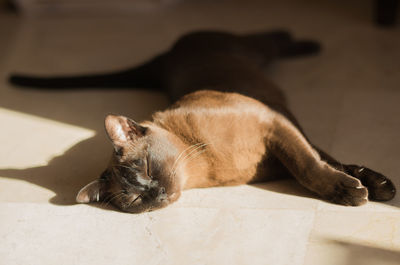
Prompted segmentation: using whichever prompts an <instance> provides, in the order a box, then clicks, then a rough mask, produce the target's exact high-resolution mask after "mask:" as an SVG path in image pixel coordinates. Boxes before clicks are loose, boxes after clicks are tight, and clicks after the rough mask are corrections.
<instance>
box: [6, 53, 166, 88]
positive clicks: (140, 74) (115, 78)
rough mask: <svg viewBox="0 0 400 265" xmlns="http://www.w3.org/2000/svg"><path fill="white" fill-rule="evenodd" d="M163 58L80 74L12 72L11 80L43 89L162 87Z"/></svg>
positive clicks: (14, 83)
mask: <svg viewBox="0 0 400 265" xmlns="http://www.w3.org/2000/svg"><path fill="white" fill-rule="evenodd" d="M162 63H163V58H162V56H157V57H156V58H154V59H153V60H151V61H149V62H147V63H144V64H142V65H140V66H138V67H136V68H131V69H128V70H123V71H118V72H113V73H104V74H93V75H79V76H51V77H40V76H30V75H20V74H12V75H11V76H10V77H9V82H10V83H11V84H13V85H17V86H23V87H33V88H42V89H64V88H65V89H71V88H79V89H84V88H110V87H115V88H133V87H137V88H150V89H159V88H160V87H161V76H160V74H161V72H162V71H160V68H162V67H163V66H162Z"/></svg>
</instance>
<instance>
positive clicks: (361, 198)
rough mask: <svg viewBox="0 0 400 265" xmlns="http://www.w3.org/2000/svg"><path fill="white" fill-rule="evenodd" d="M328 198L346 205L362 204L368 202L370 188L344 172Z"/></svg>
mask: <svg viewBox="0 0 400 265" xmlns="http://www.w3.org/2000/svg"><path fill="white" fill-rule="evenodd" d="M327 199H328V200H329V201H331V202H333V203H337V204H341V205H346V206H360V205H363V204H366V203H367V202H368V189H367V188H366V187H364V186H363V185H362V184H361V182H360V181H359V180H357V179H355V178H353V177H351V176H348V175H346V174H343V176H341V177H340V178H339V180H338V181H337V182H336V183H335V184H334V186H333V190H332V192H330V193H329V194H328V197H327Z"/></svg>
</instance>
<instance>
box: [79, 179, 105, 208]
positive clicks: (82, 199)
mask: <svg viewBox="0 0 400 265" xmlns="http://www.w3.org/2000/svg"><path fill="white" fill-rule="evenodd" d="M103 185H104V181H101V180H99V179H97V180H94V181H92V182H90V183H89V184H87V185H86V186H85V187H83V188H82V189H81V190H80V191H79V192H78V195H76V202H78V203H89V202H98V201H101V200H102V199H103V197H104V196H103V194H104V189H103Z"/></svg>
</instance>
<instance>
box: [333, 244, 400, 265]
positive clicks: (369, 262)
mask: <svg viewBox="0 0 400 265" xmlns="http://www.w3.org/2000/svg"><path fill="white" fill-rule="evenodd" d="M328 243H330V244H333V245H334V246H335V247H340V248H342V251H343V252H345V253H346V254H345V257H346V260H345V261H344V262H343V263H337V264H340V265H376V264H379V265H394V264H399V261H400V251H394V250H390V249H384V248H379V247H375V246H368V245H363V244H359V243H353V242H346V241H342V240H331V239H329V240H328Z"/></svg>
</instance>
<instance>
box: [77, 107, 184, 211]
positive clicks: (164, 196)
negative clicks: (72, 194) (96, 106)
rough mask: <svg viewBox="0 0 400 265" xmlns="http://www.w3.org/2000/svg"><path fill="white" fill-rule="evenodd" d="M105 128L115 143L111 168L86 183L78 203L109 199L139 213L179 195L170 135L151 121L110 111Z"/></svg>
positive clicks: (175, 152)
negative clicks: (133, 118)
mask: <svg viewBox="0 0 400 265" xmlns="http://www.w3.org/2000/svg"><path fill="white" fill-rule="evenodd" d="M105 128H106V132H107V134H108V136H109V138H110V140H111V142H112V144H113V146H114V152H113V155H112V158H111V161H110V163H109V165H108V168H107V169H106V170H105V171H104V172H103V173H102V174H101V176H100V178H99V179H97V180H95V181H93V182H91V183H89V184H87V185H86V186H85V187H83V188H82V189H81V190H80V191H79V193H78V195H77V197H76V200H77V202H79V203H89V202H106V203H108V202H109V203H111V204H113V205H114V206H116V207H117V208H119V209H120V210H122V211H126V212H132V213H139V212H144V211H150V210H153V209H157V208H161V207H165V206H166V205H168V204H169V203H171V202H173V201H175V200H176V199H178V197H179V196H180V191H181V181H180V179H179V177H177V174H178V172H176V168H175V165H174V164H175V163H174V162H175V160H176V157H177V154H178V149H177V146H176V145H175V144H174V143H173V142H174V141H173V140H172V139H171V135H169V133H168V132H167V131H165V130H163V129H161V128H159V127H157V126H154V125H152V124H151V123H148V124H146V125H140V124H138V123H136V122H135V121H133V120H131V119H129V118H127V117H124V116H115V115H108V116H107V117H106V119H105Z"/></svg>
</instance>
